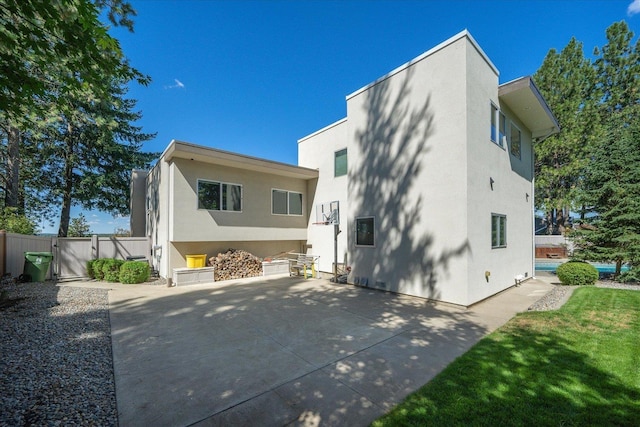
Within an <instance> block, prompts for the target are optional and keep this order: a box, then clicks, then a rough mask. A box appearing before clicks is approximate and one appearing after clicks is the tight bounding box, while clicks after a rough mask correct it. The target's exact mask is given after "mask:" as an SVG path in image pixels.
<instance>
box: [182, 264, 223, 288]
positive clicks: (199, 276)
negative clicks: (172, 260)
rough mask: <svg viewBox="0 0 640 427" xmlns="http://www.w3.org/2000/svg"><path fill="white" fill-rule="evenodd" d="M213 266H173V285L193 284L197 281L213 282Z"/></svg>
mask: <svg viewBox="0 0 640 427" xmlns="http://www.w3.org/2000/svg"><path fill="white" fill-rule="evenodd" d="M213 270H214V267H202V268H174V269H173V285H174V286H182V285H195V284H198V283H213Z"/></svg>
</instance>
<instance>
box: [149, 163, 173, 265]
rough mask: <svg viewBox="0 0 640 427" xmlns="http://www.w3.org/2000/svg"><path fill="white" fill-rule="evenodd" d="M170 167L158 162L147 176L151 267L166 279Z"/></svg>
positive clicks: (171, 213) (170, 211) (171, 209)
mask: <svg viewBox="0 0 640 427" xmlns="http://www.w3.org/2000/svg"><path fill="white" fill-rule="evenodd" d="M169 176H170V167H169V165H168V164H167V163H166V162H162V161H159V162H158V163H156V165H155V166H154V167H153V168H152V169H151V171H149V174H148V175H147V200H146V206H147V227H146V233H147V236H150V237H151V250H152V261H151V262H152V266H153V268H154V269H155V270H157V271H158V273H159V274H160V275H161V276H162V277H167V272H168V266H169V253H170V252H169V231H170V224H171V216H172V215H173V208H172V207H171V206H172V202H171V193H170V186H169V181H170V180H169Z"/></svg>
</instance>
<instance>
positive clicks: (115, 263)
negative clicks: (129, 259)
mask: <svg viewBox="0 0 640 427" xmlns="http://www.w3.org/2000/svg"><path fill="white" fill-rule="evenodd" d="M122 264H124V261H123V260H121V259H111V258H109V259H106V260H105V262H104V264H103V265H102V273H103V274H104V280H106V281H107V282H117V281H119V280H120V267H121V266H122Z"/></svg>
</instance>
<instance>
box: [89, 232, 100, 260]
mask: <svg viewBox="0 0 640 427" xmlns="http://www.w3.org/2000/svg"><path fill="white" fill-rule="evenodd" d="M98 258H100V241H99V240H98V236H97V235H96V234H94V235H92V236H91V259H98Z"/></svg>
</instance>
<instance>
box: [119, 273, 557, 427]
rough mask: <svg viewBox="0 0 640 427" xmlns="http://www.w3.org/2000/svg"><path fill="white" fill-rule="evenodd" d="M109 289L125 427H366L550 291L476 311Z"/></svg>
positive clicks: (533, 283)
mask: <svg viewBox="0 0 640 427" xmlns="http://www.w3.org/2000/svg"><path fill="white" fill-rule="evenodd" d="M112 287H113V288H114V289H112V290H111V291H110V293H109V303H110V318H111V332H112V343H113V356H114V371H115V380H116V396H117V404H118V413H119V422H120V425H122V426H135V425H154V426H188V425H198V426H218V425H220V426H222V425H225V426H226V425H252V426H255V425H265V426H281V425H309V426H312V425H349V426H361V425H362V426H364V425H368V424H369V423H371V422H372V421H373V420H375V419H376V418H377V417H379V416H380V415H382V414H384V413H385V412H387V411H388V410H389V409H391V408H392V407H393V406H394V405H395V404H397V403H398V402H400V401H401V400H402V399H403V398H404V397H405V396H406V395H407V394H409V393H411V392H412V391H414V390H416V389H417V388H419V387H420V386H422V385H423V384H425V383H426V382H428V381H429V380H430V379H431V378H433V377H434V376H435V375H436V374H438V373H439V372H440V371H441V370H442V369H443V368H444V367H445V366H447V365H448V364H449V363H450V362H451V361H453V360H454V359H455V358H456V357H458V356H459V355H461V354H462V353H464V352H465V351H466V350H468V349H469V348H470V347H471V346H473V345H474V344H475V343H476V342H477V341H478V340H479V339H480V338H482V337H483V336H485V335H486V334H487V333H489V332H491V331H493V330H494V329H496V328H498V327H500V326H501V325H502V324H504V323H505V322H506V321H508V320H509V319H510V318H511V317H512V316H513V315H514V314H515V313H517V312H519V311H526V309H527V307H529V306H530V305H531V304H533V303H534V302H535V301H536V300H538V299H539V298H541V297H542V296H544V295H545V294H546V293H547V292H548V291H549V290H551V288H552V285H550V284H549V283H546V282H544V281H539V280H529V281H527V282H525V283H523V284H521V285H520V286H518V287H514V288H511V289H509V290H507V291H505V292H503V293H501V294H499V295H497V296H494V297H492V298H490V299H488V300H486V301H484V302H481V303H479V304H477V305H475V306H473V307H471V308H469V309H463V308H460V307H453V306H449V305H445V304H434V303H430V302H427V301H425V300H422V299H419V298H413V297H407V296H402V295H396V294H390V293H384V292H380V291H373V290H369V289H364V288H357V287H354V286H350V285H335V284H333V283H330V282H328V281H325V280H319V279H309V280H304V279H294V278H289V277H278V278H275V279H265V278H253V279H244V280H236V281H226V282H219V283H211V284H207V285H195V286H185V287H178V288H175V287H174V288H167V287H156V286H149V285H117V286H112Z"/></svg>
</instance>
